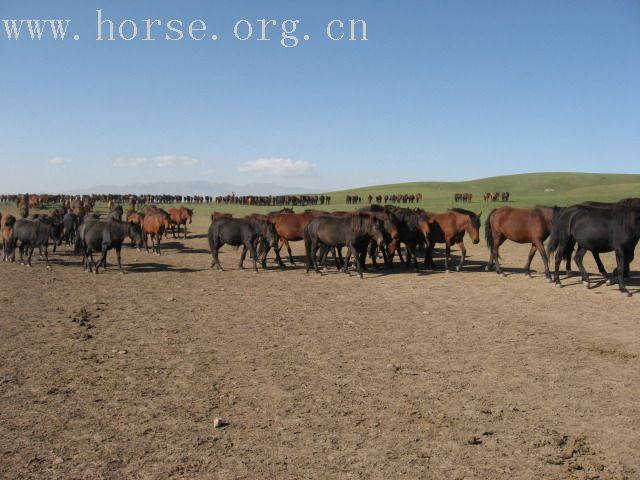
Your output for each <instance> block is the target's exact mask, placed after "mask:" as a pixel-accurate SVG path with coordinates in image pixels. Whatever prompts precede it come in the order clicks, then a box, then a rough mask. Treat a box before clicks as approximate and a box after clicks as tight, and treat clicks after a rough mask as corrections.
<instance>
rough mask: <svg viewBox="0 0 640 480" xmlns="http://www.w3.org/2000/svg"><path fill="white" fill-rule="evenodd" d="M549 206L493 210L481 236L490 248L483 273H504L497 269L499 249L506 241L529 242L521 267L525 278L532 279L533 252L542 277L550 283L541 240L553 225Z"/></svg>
mask: <svg viewBox="0 0 640 480" xmlns="http://www.w3.org/2000/svg"><path fill="white" fill-rule="evenodd" d="M552 220H553V208H552V207H540V206H537V207H533V208H512V207H500V208H496V209H495V210H493V211H492V212H491V213H490V214H489V216H488V217H487V221H486V222H485V224H484V234H485V239H486V241H487V247H488V248H489V264H488V265H487V266H486V270H487V271H489V270H491V269H492V268H493V267H495V269H496V272H497V273H498V275H500V276H504V272H503V271H502V270H501V269H500V263H499V261H498V260H499V258H500V254H499V248H500V245H502V243H503V242H504V241H505V240H511V241H512V242H516V243H530V244H531V249H530V250H529V256H528V257H527V263H526V264H525V266H524V269H525V275H526V276H527V277H531V270H530V268H531V260H533V257H534V256H535V254H536V252H540V256H541V257H542V263H543V264H544V275H545V277H546V278H547V281H548V282H550V281H551V274H550V273H549V257H548V256H547V252H546V250H545V248H544V241H545V240H546V239H547V237H548V236H549V235H550V234H551V228H552V226H553V221H552Z"/></svg>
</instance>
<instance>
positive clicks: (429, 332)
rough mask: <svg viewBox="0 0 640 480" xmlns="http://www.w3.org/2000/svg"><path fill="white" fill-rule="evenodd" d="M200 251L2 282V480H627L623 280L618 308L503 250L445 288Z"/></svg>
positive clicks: (627, 343) (603, 293)
mask: <svg viewBox="0 0 640 480" xmlns="http://www.w3.org/2000/svg"><path fill="white" fill-rule="evenodd" d="M205 229H206V227H204V226H203V227H201V228H199V229H197V230H196V231H195V234H196V235H195V236H192V238H190V239H188V240H186V241H180V242H178V241H173V240H168V241H167V242H166V243H165V244H164V245H165V247H166V248H165V250H164V253H163V255H162V256H161V257H157V256H154V255H151V254H146V253H144V252H141V253H138V252H135V251H133V250H131V249H126V250H124V251H123V259H124V262H125V263H126V264H127V267H128V268H129V272H128V274H127V275H120V274H119V273H118V272H117V271H116V270H115V269H110V270H107V272H106V273H105V274H100V275H97V276H96V275H93V274H88V273H83V272H82V269H81V267H80V265H79V258H77V257H75V256H73V255H71V254H70V252H69V251H68V249H66V247H65V248H63V252H62V253H58V254H57V255H54V256H53V257H52V258H53V259H54V266H53V269H52V270H51V271H46V270H45V267H44V265H43V263H42V262H39V261H37V260H35V261H34V267H33V268H31V269H28V268H25V267H22V266H19V265H17V264H14V265H9V264H1V265H0V272H1V277H2V281H1V282H0V471H1V472H2V473H0V476H1V477H2V478H60V479H74V478H77V479H98V478H106V479H109V478H113V479H123V478H158V479H164V478H225V479H226V478H245V479H253V478H296V479H303V478H304V479H315V478H335V479H346V478H354V479H360V478H361V479H368V478H373V479H397V478H428V479H440V478H442V479H462V478H465V479H540V478H550V479H565V478H569V479H573V478H576V479H586V478H590V479H623V478H628V479H635V478H640V453H638V452H640V382H639V381H638V379H639V378H640V358H639V355H640V325H639V318H638V312H639V309H640V278H638V277H639V276H638V274H637V270H638V269H639V268H638V267H639V265H638V262H636V263H635V264H634V265H632V270H635V271H636V272H635V275H634V278H633V279H632V281H631V282H630V285H629V286H630V290H631V292H632V293H635V295H634V296H633V297H632V298H629V299H626V298H623V297H622V295H620V294H619V293H618V292H617V289H616V287H615V286H605V285H602V284H601V283H602V282H601V281H600V279H599V277H596V276H594V279H595V280H596V282H595V283H594V285H593V287H592V289H591V290H587V289H586V288H585V287H584V286H583V285H582V284H581V283H580V281H579V279H578V278H577V277H573V278H571V279H568V280H565V281H564V284H565V287H564V288H563V289H557V288H554V287H553V286H552V285H550V284H547V283H546V282H545V281H544V279H543V278H542V277H541V276H540V274H539V273H538V274H536V275H535V276H534V278H533V279H526V278H524V275H522V274H521V270H519V269H520V267H522V265H523V264H524V260H525V257H526V254H527V252H528V247H527V246H521V245H514V244H506V245H505V246H504V247H503V249H502V257H503V263H504V265H505V266H506V267H507V269H508V271H509V275H508V276H507V277H506V278H500V277H498V276H497V275H496V274H495V273H487V272H484V271H483V268H482V267H483V265H484V262H485V261H486V258H487V253H486V248H485V247H484V246H483V245H482V244H480V245H468V249H469V253H470V255H471V257H470V259H469V264H468V269H467V271H463V272H461V273H450V274H446V273H444V272H436V273H431V272H419V273H414V272H410V271H407V270H404V269H402V268H397V269H396V270H395V271H394V272H393V273H389V272H378V273H374V272H369V273H366V274H365V277H364V279H363V280H360V279H358V278H357V277H356V276H355V275H354V276H351V277H348V276H347V275H345V274H341V273H337V272H335V271H331V272H329V273H328V274H326V275H322V276H321V275H316V274H309V275H305V273H304V269H303V268H302V265H300V266H299V267H298V268H289V269H287V270H286V271H285V272H280V271H279V270H277V269H276V268H275V267H273V266H271V265H270V269H269V271H267V272H264V271H260V272H259V273H258V274H255V273H253V272H252V271H251V270H250V269H249V270H247V271H240V270H238V269H237V259H238V258H239V251H237V250H236V249H234V248H230V247H224V248H223V250H222V252H223V253H222V255H221V261H222V263H223V265H224V266H225V267H226V268H227V269H228V270H227V271H224V272H219V271H213V270H210V269H209V264H210V256H209V253H208V251H207V246H206V238H205V236H204V231H205ZM296 253H297V254H298V255H300V254H301V253H302V246H301V245H299V244H298V245H296ZM36 256H37V255H34V258H35V257H36ZM298 258H299V259H300V260H302V257H301V256H299V257H298ZM110 259H111V261H115V257H114V256H113V254H111V255H110ZM606 261H607V262H606V263H607V266H608V267H609V268H611V265H612V258H611V257H610V256H607V257H606ZM246 265H247V267H248V266H249V263H248V262H247V264H246ZM534 268H537V269H540V268H541V263H540V260H539V259H538V258H536V260H535V261H534ZM588 268H589V270H590V271H591V272H595V271H596V269H595V265H594V264H593V262H592V261H591V259H589V262H588ZM215 418H221V419H224V420H225V421H226V422H227V425H226V426H223V427H222V428H214V419H215Z"/></svg>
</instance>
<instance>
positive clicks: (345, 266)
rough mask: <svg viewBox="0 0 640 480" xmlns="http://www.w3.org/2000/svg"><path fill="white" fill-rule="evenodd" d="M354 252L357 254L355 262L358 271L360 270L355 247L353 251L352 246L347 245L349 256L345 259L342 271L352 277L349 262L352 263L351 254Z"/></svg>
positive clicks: (356, 254)
mask: <svg viewBox="0 0 640 480" xmlns="http://www.w3.org/2000/svg"><path fill="white" fill-rule="evenodd" d="M353 252H355V254H354V259H353V261H354V262H355V264H356V270H357V269H358V251H357V250H356V249H355V247H353V250H352V245H350V244H349V245H347V256H346V257H345V258H344V264H343V266H342V271H343V272H344V273H348V274H349V275H351V274H350V273H349V262H350V261H351V254H352V253H353Z"/></svg>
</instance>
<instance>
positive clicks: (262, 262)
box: [260, 238, 282, 270]
mask: <svg viewBox="0 0 640 480" xmlns="http://www.w3.org/2000/svg"><path fill="white" fill-rule="evenodd" d="M260 245H262V250H263V251H264V254H263V255H262V258H261V259H260V265H262V268H263V269H264V270H267V253H269V249H270V248H271V247H269V245H268V244H267V241H266V240H265V239H263V238H262V239H260ZM274 252H275V250H274ZM278 260H280V264H282V260H281V259H279V258H276V262H277V261H278Z"/></svg>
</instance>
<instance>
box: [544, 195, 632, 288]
mask: <svg viewBox="0 0 640 480" xmlns="http://www.w3.org/2000/svg"><path fill="white" fill-rule="evenodd" d="M639 238H640V207H637V206H630V205H623V204H616V205H614V206H612V207H609V208H606V207H599V206H591V205H574V206H572V207H568V208H564V209H560V208H556V209H554V213H553V227H552V230H551V237H550V239H549V244H548V250H549V252H558V253H557V254H556V259H555V280H556V286H557V287H561V286H562V284H561V283H560V274H559V268H560V263H561V261H562V258H563V257H565V256H566V252H567V251H568V249H570V248H573V246H574V245H576V244H577V245H578V250H577V252H576V254H575V262H576V264H577V265H578V268H579V269H580V273H581V274H582V281H583V283H584V284H585V285H587V287H588V286H589V274H588V273H587V271H586V270H585V268H584V264H583V263H582V259H583V257H584V255H585V253H586V252H587V251H591V252H593V253H594V254H599V253H604V252H611V251H613V252H615V254H616V262H617V276H618V288H619V289H620V291H621V292H622V294H623V295H625V296H630V293H629V291H628V290H627V289H626V287H625V285H624V271H625V266H626V262H627V257H628V256H629V252H632V251H633V248H634V247H635V245H636V244H637V243H638V239H639ZM598 270H599V271H600V273H601V274H602V275H603V276H604V277H605V278H607V283H610V280H609V279H608V275H607V272H606V270H605V269H604V267H603V266H602V263H601V262H600V263H599V264H598Z"/></svg>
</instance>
